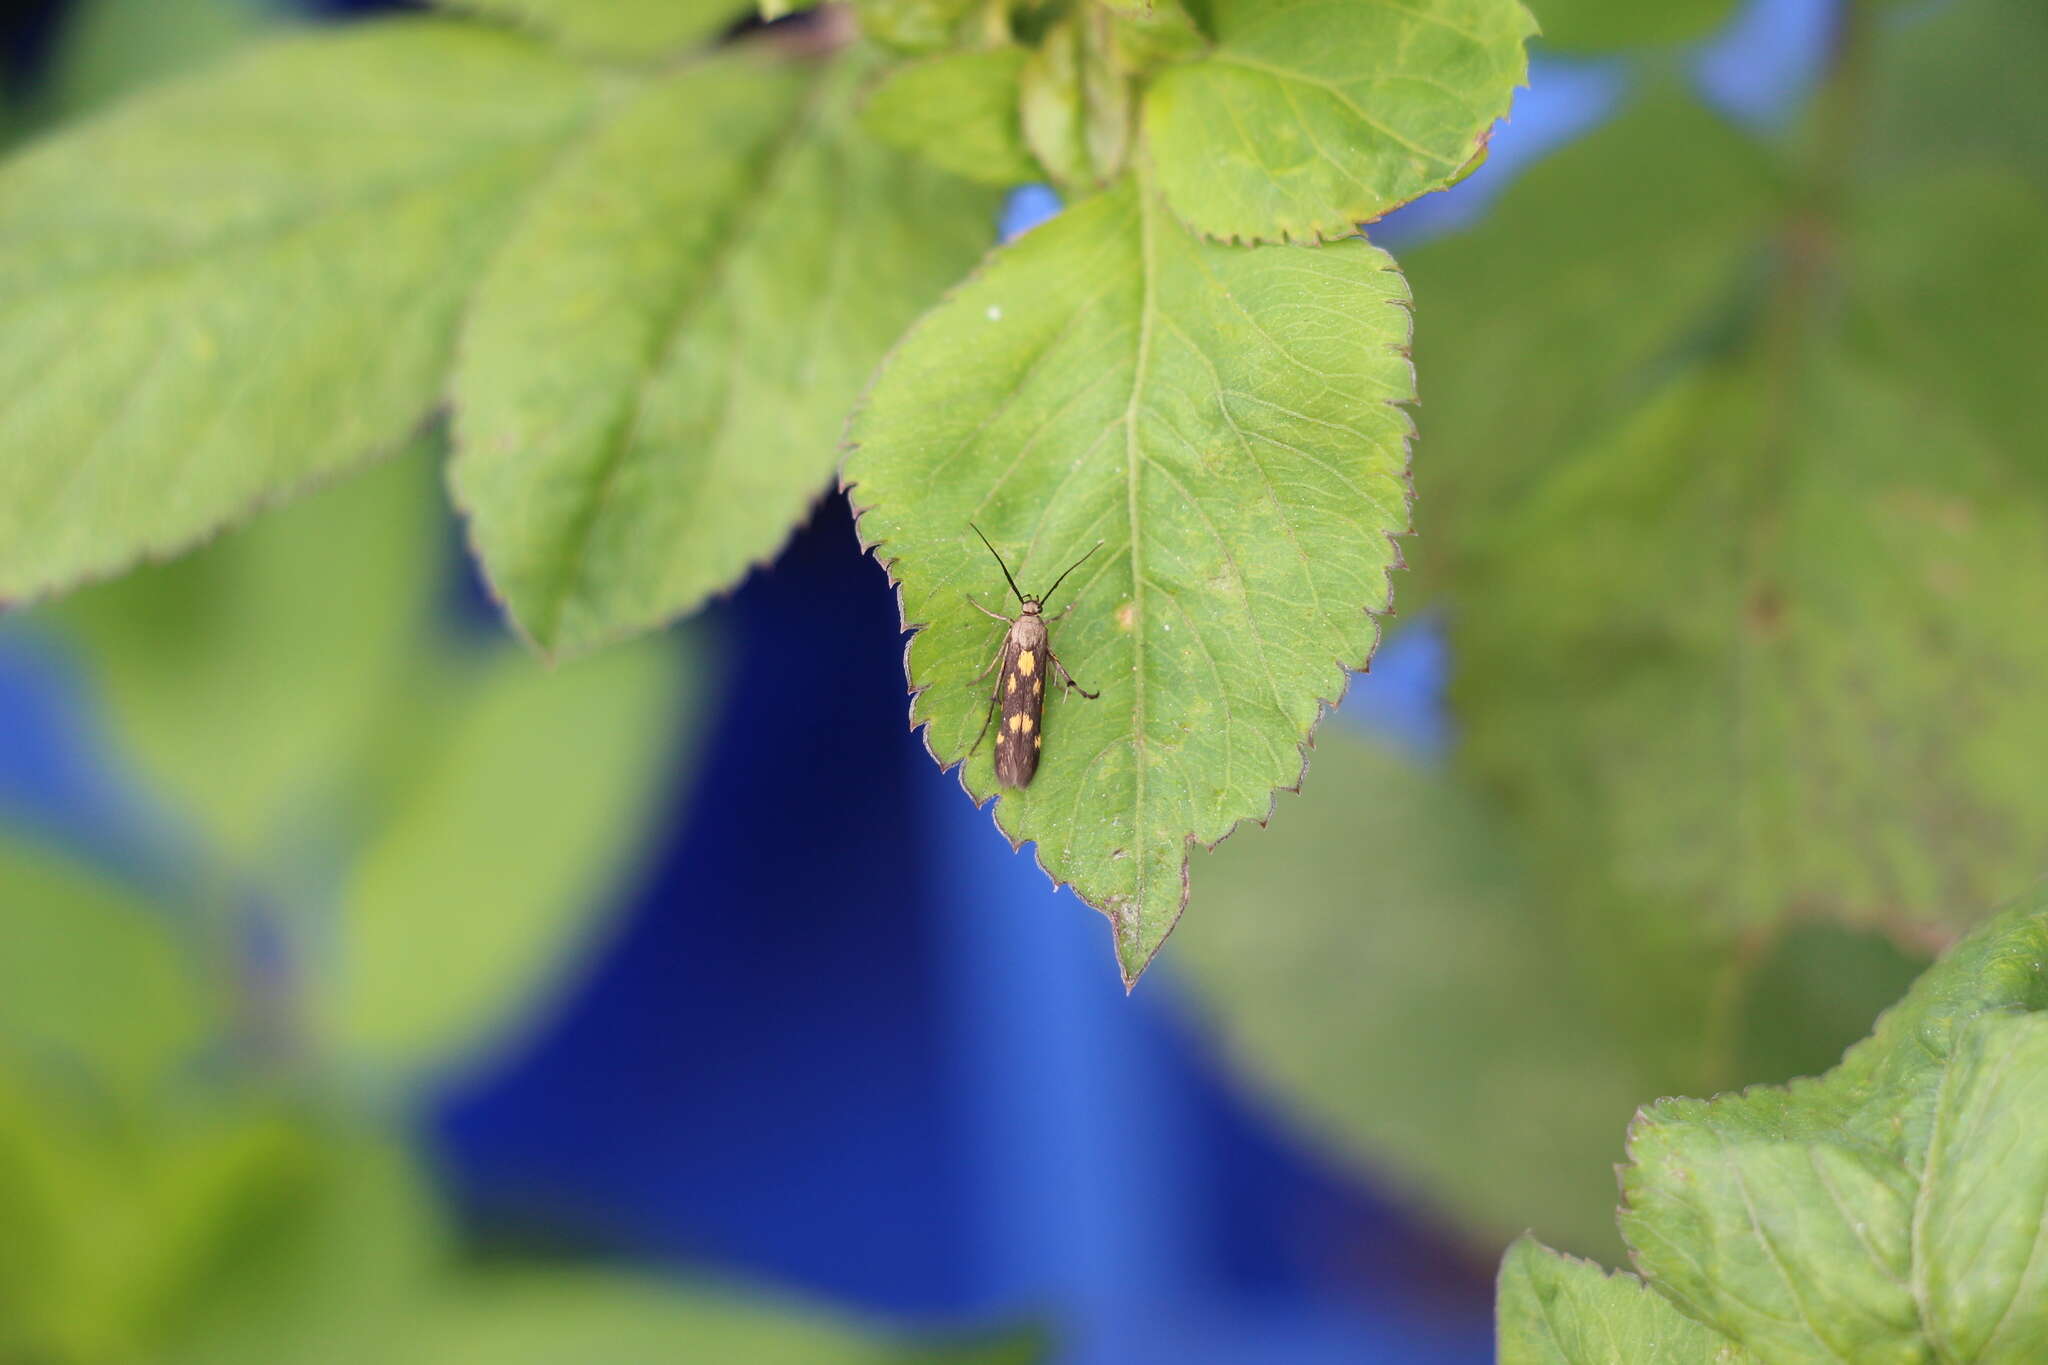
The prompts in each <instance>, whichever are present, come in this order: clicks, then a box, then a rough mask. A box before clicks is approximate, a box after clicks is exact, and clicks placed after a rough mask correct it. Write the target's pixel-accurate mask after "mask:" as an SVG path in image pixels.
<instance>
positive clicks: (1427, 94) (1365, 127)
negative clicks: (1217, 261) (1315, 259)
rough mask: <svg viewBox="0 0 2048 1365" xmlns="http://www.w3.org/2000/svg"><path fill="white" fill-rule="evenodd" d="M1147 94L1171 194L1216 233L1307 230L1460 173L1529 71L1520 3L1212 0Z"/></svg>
mask: <svg viewBox="0 0 2048 1365" xmlns="http://www.w3.org/2000/svg"><path fill="white" fill-rule="evenodd" d="M1210 15H1211V20H1212V23H1211V29H1212V31H1213V32H1214V33H1215V35H1216V40H1217V46H1216V50H1215V51H1214V52H1212V53H1211V54H1210V55H1209V56H1208V57H1207V58H1206V59H1204V60H1202V61H1199V62H1194V63H1190V64H1188V65H1185V66H1178V67H1173V68H1170V69H1168V70H1167V71H1165V72H1164V73H1162V74H1161V75H1160V76H1159V78H1158V79H1157V80H1156V81H1155V82H1154V84H1153V86H1152V89H1151V91H1150V92H1149V93H1148V94H1147V96H1146V100H1145V115H1144V118H1145V137H1146V141H1147V143H1148V144H1149V146H1150V150H1151V155H1152V160H1153V163H1154V165H1155V166H1156V167H1157V169H1158V175H1159V185H1160V188H1161V189H1162V190H1164V191H1165V194H1166V198H1167V201H1168V202H1169V203H1171V204H1172V205H1173V209H1174V212H1176V213H1178V214H1179V215H1180V216H1181V217H1182V218H1183V219H1184V220H1185V221H1186V222H1187V223H1188V224H1189V225H1190V226H1192V227H1194V228H1195V229H1196V230H1198V231H1200V232H1203V233H1206V234H1208V235H1210V236H1213V237H1224V238H1232V239H1237V240H1242V241H1247V242H1253V241H1316V240H1318V239H1322V238H1336V237H1344V236H1348V235H1349V234H1351V233H1352V232H1353V231H1355V230H1356V228H1357V225H1358V224H1359V223H1361V222H1369V221H1371V220H1373V219H1376V218H1378V217H1380V216H1381V215H1382V214H1385V213H1386V212H1388V211H1389V210H1390V209H1393V208H1396V207H1398V206H1399V205H1402V204H1405V203H1407V202H1408V201H1409V200H1411V199H1414V198H1416V197H1418V196H1419V195H1423V194H1427V193H1429V192H1430V191H1431V190H1439V189H1442V188H1444V187H1445V186H1446V185H1449V184H1451V183H1452V182H1453V181H1455V180H1457V179H1458V178H1459V177H1460V176H1461V175H1462V174H1463V173H1464V171H1465V170H1466V168H1467V167H1468V166H1469V165H1470V164H1471V163H1472V161H1473V158H1475V157H1476V156H1478V155H1479V154H1480V153H1481V152H1483V151H1484V150H1485V146H1486V138H1487V135H1488V132H1489V131H1490V130H1491V129H1492V127H1493V124H1494V121H1495V120H1497V119H1499V118H1501V117H1503V116H1504V115H1506V113H1507V111H1508V102H1509V99H1510V98H1511V97H1512V95H1513V92H1514V89H1515V87H1516V86H1518V85H1520V84H1521V83H1522V81H1523V78H1524V75H1525V74H1526V72H1527V67H1528V63H1527V59H1526V57H1525V55H1524V52H1523V43H1524V41H1525V40H1526V39H1527V38H1528V37H1529V35H1530V34H1531V33H1532V32H1534V30H1535V24H1534V22H1533V21H1532V20H1531V19H1530V18H1529V13H1528V11H1527V10H1525V9H1523V8H1522V6H1521V5H1520V3H1518V0H1399V2H1397V0H1308V3H1287V2H1286V0H1215V3H1214V4H1213V5H1212V6H1211V7H1210Z"/></svg>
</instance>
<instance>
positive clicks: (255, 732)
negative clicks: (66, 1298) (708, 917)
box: [53, 443, 696, 1070]
mask: <svg viewBox="0 0 2048 1365" xmlns="http://www.w3.org/2000/svg"><path fill="white" fill-rule="evenodd" d="M428 444H429V445H432V444H433V443H428ZM431 453H433V452H432V451H431V450H427V449H423V450H421V451H420V452H418V453H417V454H415V455H414V456H412V457H408V458H406V459H403V460H398V461H394V462H392V463H390V464H388V465H386V466H384V467H382V468H380V469H378V470H376V471H374V472H373V473H372V474H370V475H369V476H366V477H365V478H362V479H358V480H354V481H351V482H349V483H347V484H344V485H342V486H340V487H338V488H335V489H333V490H331V491H329V492H325V493H322V494H320V495H319V496H317V497H315V498H311V499H308V500H307V501H305V502H303V503H301V504H299V505H296V506H294V507H292V508H290V509H288V510H286V511H285V512H283V513H280V514H279V515H278V516H276V517H271V518H265V519H263V520H262V521H260V522H258V523H256V524H255V525H252V526H250V527H248V528H246V529H244V530H242V531H239V532H237V533H235V534H234V535H232V536H230V537H228V538H226V539H224V540H222V541H221V542H220V543H218V544H216V545H213V546H210V547H208V548H207V549H206V550H204V551H201V552H199V553H197V554H194V555H190V556H187V557H186V558H184V559H181V560H179V561H177V562H176V563H173V564H168V565H163V566H160V567H155V568H151V569H146V570H142V571H140V572H137V573H135V574H131V575H129V576H128V577H127V578H124V579H122V580H121V581H120V582H117V583H112V584H107V585H104V586H102V587H98V588H94V589H92V590H90V591H87V592H84V593H81V594H79V595H78V596H77V597H75V598H74V599H72V600H71V601H68V602H66V603H64V604H62V606H61V608H60V609H59V610H58V611H57V612H56V613H55V614H54V618H53V619H55V620H56V621H57V622H59V623H60V624H62V625H63V626H65V627H66V628H67V629H68V634H67V637H66V638H68V639H70V640H72V641H73V642H74V643H75V645H76V647H77V648H78V649H79V651H80V654H81V657H82V658H83V660H84V661H85V662H86V664H87V665H88V671H89V676H90V677H91V678H92V679H93V681H94V684H95V686H96V687H97V688H98V689H100V692H101V696H102V698H103V700H104V703H105V706H106V714H107V716H108V718H109V720H110V722H111V726H112V733H113V736H114V738H115V739H116V740H117V742H118V744H119V746H120V748H121V750H122V751H123V752H124V753H127V754H129V755H132V756H133V758H134V760H135V762H136V763H137V766H138V771H139V776H141V777H142V778H143V779H144V781H145V782H146V783H147V784H148V786H149V788H150V789H151V791H152V792H153V793H154V794H156V795H158V796H160V797H161V798H162V799H163V800H164V801H165V803H166V804H167V805H168V806H169V807H170V808H171V809H173V810H175V811H176V812H177V813H178V816H179V819H180V823H181V824H182V825H184V826H185V829H184V831H183V832H184V833H185V834H186V835H187V836H188V837H189V839H190V845H189V847H190V849H191V857H192V860H193V865H194V866H193V873H192V875H193V877H194V878H195V880H196V881H197V883H198V885H199V886H200V887H201V888H202V895H206V896H209V897H211V898H212V899H213V900H215V901H218V902H220V904H221V906H222V907H225V906H227V905H233V904H242V903H253V904H262V905H271V906H275V907H282V914H281V918H282V920H283V921H284V922H285V923H287V924H288V925H289V926H290V927H291V929H292V931H293V943H294V947H295V949H296V953H295V959H296V960H295V962H294V966H293V971H294V974H295V977H296V979H297V981H298V984H299V985H300V987H301V988H302V990H303V1000H302V1003H303V1004H304V1005H305V1007H306V1015H305V1018H304V1019H302V1020H300V1021H299V1022H300V1023H301V1024H303V1025H305V1026H306V1027H308V1028H310V1029H311V1030H312V1038H313V1040H314V1042H315V1045H316V1046H317V1047H318V1048H321V1049H333V1050H334V1051H335V1052H336V1053H337V1054H338V1055H340V1056H343V1057H348V1058H352V1059H354V1060H356V1061H359V1062H374V1063H376V1064H378V1065H380V1066H382V1067H384V1068H385V1069H387V1070H388V1069H391V1068H394V1067H405V1066H421V1067H426V1068H429V1069H432V1068H435V1067H439V1066H445V1065H447V1064H449V1063H451V1062H453V1061H455V1060H457V1059H459V1058H460V1057H462V1056H463V1055H464V1054H466V1053H468V1052H469V1051H471V1050H473V1049H475V1048H477V1047H479V1046H483V1045H485V1044H487V1043H489V1042H490V1041H491V1039H492V1037H493V1036H494V1035H495V1034H496V1033H497V1031H498V1030H499V1029H500V1028H501V1027H503V1026H504V1024H505V1023H507V1022H508V1021H509V1020H510V1019H512V1018H514V1017H516V1016H517V1010H516V1008H515V1002H518V1001H522V1000H525V999H526V998H528V997H529V996H531V995H532V994H533V993H534V992H536V991H538V990H540V989H541V988H542V987H543V985H544V984H545V983H546V982H548V981H550V980H553V979H554V978H556V977H558V976H559V975H560V974H561V973H562V971H563V970H564V964H565V963H568V962H572V961H574V960H575V957H576V956H577V954H576V952H575V950H576V949H577V947H578V946H579V945H581V944H582V943H583V941H584V940H585V939H586V938H587V936H588V933H589V930H590V927H591V926H590V923H589V920H590V915H591V912H592V911H593V910H594V909H595V908H596V907H598V906H601V905H603V904H604V903H605V902H606V901H607V900H608V899H609V898H610V896H611V895H612V894H613V893H614V892H616V890H617V889H618V887H619V883H620V881H621V880H622V878H623V877H624V876H625V875H626V874H627V873H628V872H629V871H630V869H631V866H632V853H633V850H634V848H635V847H636V846H637V845H638V843H639V842H640V839H641V835H642V832H643V831H644V830H646V829H647V828H649V827H650V826H651V825H652V823H653V822H654V820H655V819H656V817H657V816H659V815H660V814H662V813H663V811H664V806H665V797H664V790H665V784H664V781H663V776H664V774H665V772H666V771H667V769H668V766H669V762H670V760H671V758H672V756H673V754H674V753H675V751H676V738H675V737H676V733H677V726H678V723H679V722H680V721H681V720H682V719H683V718H685V717H687V716H688V715H689V714H690V712H691V711H692V710H693V709H694V698H695V693H696V688H695V686H694V684H693V683H691V682H690V680H689V677H688V675H687V673H686V670H685V667H684V664H683V661H682V660H681V659H680V658H679V656H678V655H677V654H676V653H675V651H673V650H672V649H668V648H664V647H661V646H659V645H655V644H652V643H644V644H641V645H637V646H634V647H633V648H631V649H625V650H620V651H616V652H614V654H612V655H610V656H607V657H605V658H603V659H598V660H591V661H587V662H585V663H583V664H580V665H577V666H573V667H570V668H566V669H563V670H560V671H556V672H550V671H548V670H547V669H545V668H544V667H543V666H542V665H541V664H539V663H538V662H536V661H535V660H533V659H532V658H531V657H529V656H527V655H525V654H523V653H522V652H521V651H519V650H518V649H516V648H515V647H514V646H512V645H511V644H509V643H503V642H499V643H491V644H487V645H486V644H477V645H467V644H463V643H462V642H461V641H460V640H459V638H458V639H457V640H456V641H455V642H454V643H450V642H449V641H448V636H447V631H446V627H445V624H444V623H443V622H442V621H441V620H440V619H439V613H437V611H436V610H435V608H436V606H437V603H436V600H435V598H436V593H437V592H438V591H439V590H440V589H439V587H438V585H439V584H440V583H441V581H442V577H443V566H444V565H445V562H446V541H445V538H444V537H445V527H444V525H443V524H442V522H441V520H440V519H439V518H438V517H437V516H435V514H434V501H435V496H434V489H433V487H432V482H431V478H430V465H429V463H428V459H427V457H428V456H429V455H430V454H431ZM452 963H460V964H461V967H462V970H461V972H460V973H459V974H457V975H451V973H450V970H449V969H450V964H452Z"/></svg>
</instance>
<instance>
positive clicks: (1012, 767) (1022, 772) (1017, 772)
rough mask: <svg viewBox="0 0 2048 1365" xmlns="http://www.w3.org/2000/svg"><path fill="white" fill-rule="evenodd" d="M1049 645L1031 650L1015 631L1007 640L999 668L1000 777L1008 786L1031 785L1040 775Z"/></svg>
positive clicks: (998, 770)
mask: <svg viewBox="0 0 2048 1365" xmlns="http://www.w3.org/2000/svg"><path fill="white" fill-rule="evenodd" d="M1045 652H1046V651H1045V649H1044V648H1043V647H1042V646H1041V647H1040V648H1037V649H1035V650H1028V649H1025V648H1024V647H1023V645H1021V644H1020V643H1018V641H1017V637H1016V636H1015V635H1014V634H1013V635H1011V636H1009V637H1008V638H1006V639H1005V640H1004V641H1003V666H1002V667H1001V668H1000V669H998V670H997V676H996V701H997V703H998V704H999V705H1000V707H1001V711H1000V713H999V714H998V715H997V717H996V781H998V782H1000V783H1002V784H1003V785H1004V786H1006V787H1028V786H1030V785H1031V779H1032V778H1033V777H1036V776H1037V775H1038V751H1039V748H1040V747H1041V746H1042V745H1043V744H1044V742H1045V741H1044V736H1043V735H1042V734H1041V732H1040V729H1039V722H1040V720H1042V719H1043V717H1044V711H1045V657H1044V656H1045Z"/></svg>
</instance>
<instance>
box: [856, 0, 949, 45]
mask: <svg viewBox="0 0 2048 1365" xmlns="http://www.w3.org/2000/svg"><path fill="white" fill-rule="evenodd" d="M974 9H975V0H853V12H854V13H855V14H856V15H858V16H859V18H860V28H861V32H863V33H865V34H867V36H868V37H870V38H872V39H874V40H875V41H876V42H878V43H882V44H884V45H886V46H888V47H892V48H895V49H896V50H897V51H899V52H912V53H931V52H940V51H943V50H944V49H946V48H949V47H952V46H954V44H955V42H956V40H957V39H958V38H960V37H961V36H962V30H964V29H965V28H966V27H967V26H968V16H969V15H971V14H972V13H973V12H974Z"/></svg>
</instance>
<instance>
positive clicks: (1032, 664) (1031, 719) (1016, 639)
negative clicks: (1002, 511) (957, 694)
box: [967, 522, 1102, 787]
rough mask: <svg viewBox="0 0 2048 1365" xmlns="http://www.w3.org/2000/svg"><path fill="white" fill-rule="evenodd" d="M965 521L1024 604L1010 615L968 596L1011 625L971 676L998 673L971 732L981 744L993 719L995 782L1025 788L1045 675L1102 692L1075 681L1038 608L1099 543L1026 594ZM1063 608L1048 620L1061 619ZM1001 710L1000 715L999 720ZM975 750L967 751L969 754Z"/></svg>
mask: <svg viewBox="0 0 2048 1365" xmlns="http://www.w3.org/2000/svg"><path fill="white" fill-rule="evenodd" d="M968 525H969V526H970V527H973V530H974V534H976V535H978V536H981V543H982V544H984V545H988V552H989V553H990V554H992V555H995V557H996V565H997V567H999V568H1000V569H1002V571H1003V577H1004V578H1005V579H1006V580H1007V581H1008V582H1009V584H1010V591H1011V592H1013V593H1016V594H1017V602H1018V604H1019V606H1020V607H1021V608H1022V610H1020V611H1019V612H1018V613H1017V617H1016V619H1015V620H1012V619H1011V618H1010V617H1007V616H1005V615H1003V614H1002V613H1001V612H999V611H990V610H989V609H988V608H987V607H984V606H982V605H981V603H979V602H975V601H974V597H973V596H972V595H971V594H970V595H969V596H968V598H967V600H968V601H969V602H974V606H975V609H976V610H978V611H980V612H981V613H982V614H983V615H984V616H993V617H995V619H996V620H998V621H1001V622H1002V623H1003V624H1005V625H1007V626H1008V627H1009V632H1008V633H1007V634H1005V635H1004V636H1003V647H1002V649H1001V651H1000V652H998V653H997V655H996V657H995V658H994V659H992V660H990V661H989V666H988V668H984V669H982V670H981V672H980V673H978V674H976V675H975V678H974V681H976V682H980V681H981V680H982V679H983V678H986V677H987V676H988V675H989V672H990V670H994V671H995V675H996V690H995V693H994V695H992V696H991V697H990V698H989V699H988V715H987V716H985V717H983V718H982V722H981V733H980V734H979V735H976V736H975V737H974V749H979V748H980V747H981V741H982V740H983V739H985V738H987V737H988V726H989V722H990V721H991V720H995V721H996V781H998V782H1000V783H1002V784H1003V785H1004V786H1006V787H1028V786H1030V785H1031V779H1032V778H1033V777H1035V776H1037V775H1038V754H1039V750H1041V749H1042V748H1044V747H1045V680H1046V679H1047V678H1049V677H1051V676H1052V675H1053V674H1054V673H1057V674H1058V675H1059V678H1060V681H1061V683H1062V684H1063V685H1065V686H1066V687H1067V688H1068V689H1069V690H1070V691H1074V692H1079V693H1080V694H1081V695H1082V696H1084V697H1086V698H1087V699H1088V700H1090V701H1094V700H1095V699H1096V698H1097V697H1098V696H1100V695H1101V693H1099V692H1090V691H1089V690H1088V689H1087V688H1085V687H1083V686H1081V684H1079V683H1077V682H1075V681H1074V678H1073V675H1072V674H1070V673H1068V672H1067V670H1066V667H1065V665H1063V664H1061V663H1060V661H1059V660H1058V659H1057V658H1056V657H1054V655H1053V652H1052V627H1051V622H1050V621H1048V620H1047V619H1046V617H1045V616H1044V614H1043V612H1042V608H1043V607H1044V605H1045V600H1046V598H1048V597H1051V596H1052V595H1053V594H1054V593H1056V592H1058V591H1059V590H1060V584H1062V583H1064V582H1066V581H1067V574H1069V573H1072V572H1073V571H1074V570H1076V569H1078V568H1080V567H1081V566H1082V565H1083V564H1086V563H1087V562H1088V555H1092V554H1094V553H1095V550H1099V549H1101V548H1102V542H1101V541H1099V540H1098V541H1096V542H1095V549H1094V550H1090V551H1089V552H1088V554H1087V555H1082V556H1081V557H1080V558H1079V559H1077V560H1075V561H1074V562H1073V563H1072V564H1070V565H1068V566H1067V573H1063V574H1061V575H1060V576H1059V577H1058V578H1055V579H1054V580H1053V583H1052V586H1051V587H1050V588H1047V589H1046V590H1045V592H1044V593H1043V594H1042V595H1041V596H1038V597H1026V596H1025V595H1024V593H1023V591H1022V590H1021V589H1020V588H1018V586H1017V580H1016V579H1014V578H1012V577H1010V566H1009V565H1007V564H1005V563H1003V557H1002V556H1001V555H1000V554H997V553H996V547H995V546H993V545H989V542H988V537H987V536H982V535H981V528H980V527H979V526H975V525H974V523H972V522H969V523H968ZM1073 609H1074V605H1073V603H1071V602H1069V603H1068V604H1067V611H1072V610H1073ZM1067 611H1063V612H1061V613H1060V614H1059V616H1055V617H1053V618H1052V620H1053V621H1057V620H1059V619H1060V617H1062V616H1065V615H1066V614H1067ZM999 712H1000V716H1001V718H1000V719H999V720H998V719H997V716H998V713H999ZM974 749H970V750H968V752H969V753H972V752H974Z"/></svg>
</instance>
